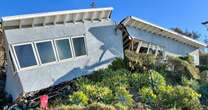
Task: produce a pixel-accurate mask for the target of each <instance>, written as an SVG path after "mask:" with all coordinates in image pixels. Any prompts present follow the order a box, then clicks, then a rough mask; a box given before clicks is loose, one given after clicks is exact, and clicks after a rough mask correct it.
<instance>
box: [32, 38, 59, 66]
mask: <svg viewBox="0 0 208 110" xmlns="http://www.w3.org/2000/svg"><path fill="white" fill-rule="evenodd" d="M43 42H51V45H52V49H53V53H54V57H55V61H52V62H48V63H42V61H41V59H40V54H39V51H38V47H37V44H38V43H43ZM34 45H35V50H36V52H37V58H38V61H39V65H40V66H43V65H50V64H54V63H57V61H58V59H57V54H56V50H55V47H54V42H53V40H41V41H35V42H34Z"/></svg>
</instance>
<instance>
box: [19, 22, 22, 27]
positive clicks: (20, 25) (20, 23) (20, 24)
mask: <svg viewBox="0 0 208 110" xmlns="http://www.w3.org/2000/svg"><path fill="white" fill-rule="evenodd" d="M19 28H22V20H19Z"/></svg>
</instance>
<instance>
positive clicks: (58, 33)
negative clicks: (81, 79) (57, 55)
mask: <svg viewBox="0 0 208 110" xmlns="http://www.w3.org/2000/svg"><path fill="white" fill-rule="evenodd" d="M115 28H116V25H115V23H114V22H112V21H111V20H108V21H102V22H91V21H89V22H85V23H76V24H73V23H70V24H65V25H63V24H59V25H58V24H57V25H55V26H45V27H34V28H23V29H12V30H5V34H6V38H7V41H8V43H9V44H16V43H24V42H29V41H39V40H47V39H54V38H63V37H66V36H67V37H74V36H81V35H83V34H84V35H85V36H86V44H87V47H86V48H87V52H88V55H87V56H82V57H78V58H72V59H71V60H69V61H65V62H57V63H55V64H50V65H47V66H46V65H45V66H39V67H34V68H32V69H28V70H23V71H20V72H18V73H15V75H14V76H11V78H12V77H15V76H18V77H19V79H20V83H21V84H22V87H23V91H18V93H15V92H14V90H13V89H15V88H13V86H16V85H18V84H20V83H14V81H15V80H16V79H12V80H14V81H13V82H8V81H7V83H8V84H7V87H6V88H7V92H8V93H10V94H11V95H12V96H13V98H14V99H15V98H16V97H17V96H18V95H19V94H20V93H21V92H23V93H26V92H31V91H36V90H40V89H43V88H47V87H49V86H53V85H57V84H59V83H61V82H64V81H69V80H72V79H74V78H76V77H78V76H81V75H85V74H89V73H90V72H92V71H94V70H97V69H100V68H104V67H107V66H108V65H109V64H110V63H111V62H112V61H113V59H114V58H115V57H123V47H122V45H123V44H122V36H121V34H120V33H117V34H116V33H115V32H114V30H115ZM8 74H10V73H8ZM12 74H13V73H12ZM11 84H13V86H11Z"/></svg>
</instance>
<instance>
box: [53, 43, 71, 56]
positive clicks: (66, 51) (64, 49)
mask: <svg viewBox="0 0 208 110" xmlns="http://www.w3.org/2000/svg"><path fill="white" fill-rule="evenodd" d="M56 46H57V50H58V55H59V58H60V59H61V60H62V59H67V58H71V57H72V54H71V47H70V44H69V40H68V39H63V40H57V41H56Z"/></svg>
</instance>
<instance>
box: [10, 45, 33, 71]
mask: <svg viewBox="0 0 208 110" xmlns="http://www.w3.org/2000/svg"><path fill="white" fill-rule="evenodd" d="M14 49H15V52H16V55H17V59H18V61H19V65H20V67H21V68H24V67H29V66H33V65H37V62H36V60H35V55H34V52H33V49H32V45H31V44H26V45H20V46H15V47H14Z"/></svg>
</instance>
